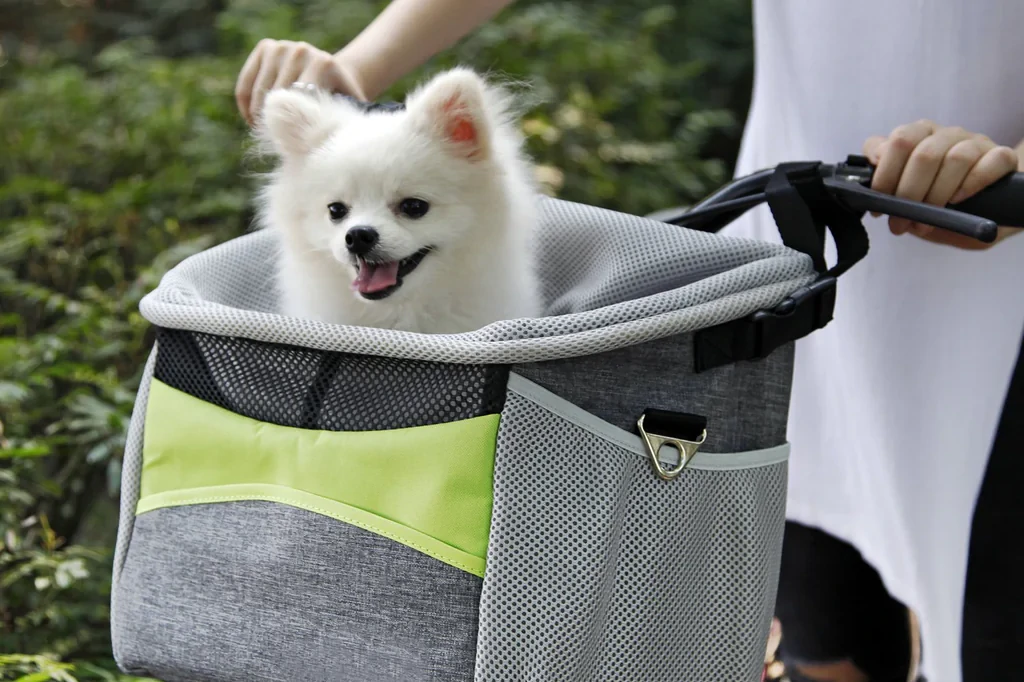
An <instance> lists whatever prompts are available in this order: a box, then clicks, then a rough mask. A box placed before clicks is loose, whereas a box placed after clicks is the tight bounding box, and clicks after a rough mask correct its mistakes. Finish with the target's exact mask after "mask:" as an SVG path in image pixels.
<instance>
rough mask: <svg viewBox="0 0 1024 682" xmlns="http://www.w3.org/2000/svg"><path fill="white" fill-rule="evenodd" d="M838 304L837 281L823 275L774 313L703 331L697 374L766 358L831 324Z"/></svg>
mask: <svg viewBox="0 0 1024 682" xmlns="http://www.w3.org/2000/svg"><path fill="white" fill-rule="evenodd" d="M835 304H836V278H835V277H832V276H831V275H823V276H821V277H820V278H818V279H817V280H816V281H814V282H812V283H811V284H809V285H808V286H806V287H804V288H803V289H798V290H797V291H795V292H793V294H792V295H791V296H790V297H789V298H787V299H786V300H784V301H782V303H780V304H779V305H777V306H775V308H773V309H772V310H759V311H758V312H756V313H754V314H752V315H749V316H747V317H744V318H741V319H738V320H733V321H732V322H726V323H725V324H721V325H718V326H717V327H710V328H708V329H702V330H700V331H698V332H697V333H696V334H695V335H694V358H693V359H694V370H695V371H697V372H703V371H706V370H709V369H713V368H715V367H720V366H722V365H728V364H731V363H733V362H738V361H740V360H757V359H761V358H766V357H768V356H769V355H770V354H771V353H772V352H773V351H775V350H776V349H777V348H779V347H780V346H783V345H785V344H787V343H790V342H792V341H796V340H797V339H801V338H803V337H805V336H807V335H808V334H810V333H812V332H814V331H817V330H818V329H821V328H822V327H824V326H825V325H827V324H828V323H829V322H831V321H832V313H833V311H834V310H835Z"/></svg>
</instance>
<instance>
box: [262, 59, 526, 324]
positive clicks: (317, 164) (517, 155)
mask: <svg viewBox="0 0 1024 682" xmlns="http://www.w3.org/2000/svg"><path fill="white" fill-rule="evenodd" d="M508 102H509V99H508V96H507V95H506V94H505V93H504V91H503V90H501V89H499V88H497V87H493V86H491V85H489V84H488V83H486V82H485V81H484V80H483V79H482V78H481V77H480V76H478V75H477V74H476V73H474V72H473V71H470V70H468V69H464V68H457V69H453V70H451V71H447V72H445V73H442V74H440V75H438V76H436V77H435V78H433V79H432V80H430V81H429V82H428V83H427V84H426V85H424V86H422V87H420V88H419V89H418V90H416V91H415V92H413V93H412V94H411V95H410V96H409V97H408V99H407V100H406V104H405V108H404V109H396V110H386V109H385V110H381V109H370V110H367V109H365V108H363V107H360V106H359V105H358V104H357V103H355V102H353V101H349V100H346V99H344V98H340V97H332V96H330V95H327V94H324V93H320V94H310V93H309V92H305V91H300V90H296V89H287V90H283V89H282V90H274V91H272V92H270V93H269V94H268V96H267V100H266V104H265V106H264V111H263V117H262V120H261V125H260V127H259V130H258V135H259V137H260V139H261V141H262V142H264V143H265V144H266V145H268V146H269V147H270V149H271V150H272V151H273V152H274V153H275V154H276V155H277V157H278V159H279V164H278V166H277V169H276V170H275V171H274V172H273V174H272V175H271V176H270V179H269V182H268V183H267V185H266V187H265V189H264V191H263V194H262V197H261V199H262V205H261V209H262V210H261V216H260V222H261V223H262V225H263V226H264V228H267V229H271V230H274V231H275V232H276V233H277V234H278V236H279V238H280V246H281V251H280V258H279V263H278V272H277V276H278V277H277V279H278V284H279V288H280V293H281V303H282V310H281V312H283V313H284V314H287V315H293V316H296V317H304V318H310V319H314V320H320V321H323V322H329V323H336V324H348V325H358V326H363V327H381V328H388V329H400V330H405V331H413V332H420V333H435V334H437V333H442V334H453V333H460V332H467V331H472V330H474V329H479V328H480V327H483V326H485V325H487V324H489V323H491V322H495V321H497V320H506V319H515V318H523V317H536V316H537V315H539V314H540V303H539V293H538V284H537V281H536V276H535V272H534V259H533V257H532V249H533V244H534V238H535V230H536V228H537V206H536V204H537V200H536V196H537V195H536V192H535V189H534V185H533V182H532V180H531V167H530V165H529V163H528V162H527V160H526V158H525V156H524V154H523V151H522V139H521V137H520V136H519V134H518V132H517V130H516V128H515V126H514V122H513V121H512V120H511V115H510V112H509V108H508Z"/></svg>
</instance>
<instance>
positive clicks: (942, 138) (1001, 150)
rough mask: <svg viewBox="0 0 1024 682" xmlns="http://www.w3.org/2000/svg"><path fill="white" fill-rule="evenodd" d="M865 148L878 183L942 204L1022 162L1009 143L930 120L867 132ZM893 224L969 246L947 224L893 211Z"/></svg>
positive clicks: (901, 194) (878, 186) (890, 190)
mask: <svg viewBox="0 0 1024 682" xmlns="http://www.w3.org/2000/svg"><path fill="white" fill-rule="evenodd" d="M863 153H864V155H865V156H866V157H867V158H868V160H869V161H871V162H872V163H873V164H874V165H875V166H876V169H875V174H874V178H873V179H872V183H871V186H872V188H873V189H875V190H878V191H880V192H886V193H889V194H894V195H895V196H898V197H901V198H904V199H909V200H911V201H923V202H925V203H929V204H933V205H937V206H945V205H947V204H950V203H959V202H960V201H963V200H964V199H966V198H968V197H970V196H972V195H973V194H975V193H977V192H978V191H980V190H981V189H983V188H984V187H987V186H988V185H990V184H992V183H993V182H995V181H996V180H998V179H1000V178H1001V177H1003V176H1004V175H1006V174H1007V173H1010V172H1012V171H1014V170H1016V169H1017V165H1018V155H1017V153H1016V152H1015V151H1014V150H1013V149H1011V148H1009V147H999V146H996V144H995V143H994V142H992V140H990V139H989V138H987V137H985V136H984V135H979V134H975V133H971V132H968V131H966V130H964V129H963V128H957V127H942V126H938V125H936V124H934V123H932V122H931V121H926V120H922V121H918V122H916V123H911V124H909V125H905V126H900V127H899V128H896V129H895V130H893V131H892V133H891V134H890V135H889V137H885V138H883V137H872V138H868V139H867V140H866V141H865V142H864V146H863ZM889 229H890V230H891V231H892V232H893V233H894V234H903V233H905V232H912V233H913V234H915V235H916V236H918V237H921V238H923V239H928V240H930V241H937V242H939V243H949V244H950V245H956V246H960V247H961V248H967V247H965V246H962V245H961V244H959V243H954V242H953V241H949V239H950V236H948V235H946V233H945V232H944V231H943V230H937V229H936V228H934V227H932V226H929V225H920V224H916V223H912V222H911V221H909V220H906V219H904V218H894V217H890V218H889ZM965 239H966V238H965ZM954 241H956V240H954Z"/></svg>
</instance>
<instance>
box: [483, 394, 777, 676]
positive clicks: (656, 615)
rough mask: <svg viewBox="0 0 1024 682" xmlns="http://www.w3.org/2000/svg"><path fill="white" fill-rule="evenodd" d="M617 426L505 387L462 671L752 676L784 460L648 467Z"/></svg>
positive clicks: (770, 591) (762, 631) (769, 593)
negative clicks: (672, 470)
mask: <svg viewBox="0 0 1024 682" xmlns="http://www.w3.org/2000/svg"><path fill="white" fill-rule="evenodd" d="M510 386H511V384H510ZM513 391H514V388H513ZM608 428H609V430H610V431H617V430H616V429H614V427H608ZM618 433H619V434H621V437H619V438H618V442H616V441H615V439H608V438H605V437H602V436H601V435H598V434H597V433H595V432H594V431H593V430H592V429H589V428H585V427H584V426H581V425H579V422H578V421H571V420H570V419H567V418H566V417H565V416H563V415H560V414H556V413H555V412H553V411H552V410H551V409H550V405H548V406H542V405H541V404H539V403H538V402H536V401H534V400H531V399H529V398H527V397H524V396H523V395H519V394H517V393H515V392H510V394H509V397H508V400H507V402H506V406H505V410H504V412H503V414H502V424H501V429H500V431H499V435H498V450H497V462H496V469H495V483H494V498H495V499H494V503H495V504H494V514H493V517H492V521H491V539H490V546H489V551H488V559H487V561H488V569H487V575H486V577H485V579H484V588H483V594H482V596H481V606H480V632H479V637H478V644H477V664H476V680H477V682H512V681H513V680H516V681H518V680H524V679H529V680H536V681H542V680H552V681H554V680H558V681H559V682H573V681H579V682H602V681H605V680H607V681H612V680H615V681H623V682H625V681H635V680H644V681H645V682H658V681H664V682H680V681H682V682H704V681H707V680H730V681H732V680H737V681H744V680H757V679H758V678H759V675H760V670H761V666H762V665H763V659H764V653H765V643H766V640H767V636H768V627H769V624H770V620H771V615H772V610H773V607H774V602H775V586H776V582H777V579H778V567H779V554H780V552H781V546H782V530H783V521H784V510H785V490H786V487H785V480H786V464H785V461H784V460H782V461H776V462H775V463H769V464H765V465H758V466H745V465H743V464H740V466H745V468H731V467H729V466H728V459H729V458H730V457H734V458H736V459H737V461H739V460H743V459H744V458H746V462H747V464H749V463H750V458H749V454H748V453H741V454H739V455H735V456H731V455H711V456H710V457H715V458H722V459H720V460H716V461H718V462H720V463H722V464H723V466H719V465H717V464H716V465H715V467H714V468H706V469H700V468H693V467H691V468H688V469H687V470H686V471H685V472H684V474H683V475H682V476H680V477H679V478H678V479H675V480H673V481H662V480H660V479H658V478H657V477H656V476H655V475H654V474H653V472H652V470H651V466H650V463H649V462H648V461H647V460H646V459H645V458H644V457H643V456H642V455H641V454H640V453H639V452H638V451H637V450H636V449H631V447H627V446H625V445H624V444H623V443H627V444H628V442H629V440H630V439H633V437H632V436H631V435H630V434H627V433H625V432H621V431H618Z"/></svg>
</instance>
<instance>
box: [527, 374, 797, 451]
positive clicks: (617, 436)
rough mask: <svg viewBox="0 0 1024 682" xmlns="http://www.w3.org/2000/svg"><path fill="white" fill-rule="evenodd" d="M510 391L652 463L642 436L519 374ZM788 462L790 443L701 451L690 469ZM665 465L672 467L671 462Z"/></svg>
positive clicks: (711, 426)
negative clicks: (600, 417) (753, 447)
mask: <svg viewBox="0 0 1024 682" xmlns="http://www.w3.org/2000/svg"><path fill="white" fill-rule="evenodd" d="M508 390H509V391H511V392H512V393H515V394H516V395H520V396H522V397H524V398H526V399H527V400H530V401H531V402H533V403H536V404H537V405H539V406H541V407H543V408H544V409H545V410H547V411H549V412H551V413H553V414H557V415H558V416H559V417H562V418H563V419H566V420H568V421H569V422H571V423H573V424H575V425H576V426H578V427H580V428H581V429H584V430H586V431H588V432H589V433H592V434H594V435H595V436H597V437H598V438H601V439H603V440H606V441H608V442H609V443H611V444H613V445H617V446H619V447H620V448H623V449H624V450H629V451H630V452H632V453H635V454H637V455H640V456H641V457H643V459H644V461H646V460H647V459H648V454H647V450H646V448H645V446H644V444H643V441H642V440H640V437H639V436H637V435H634V434H632V433H629V432H628V431H623V430H622V429H620V428H618V427H617V426H613V425H611V424H609V423H608V422H606V421H604V420H602V419H598V418H597V417H595V416H594V415H592V414H590V413H589V412H587V411H586V410H581V409H580V408H578V407H576V406H575V405H573V404H572V403H570V402H569V401H568V400H564V399H562V398H560V397H558V396H557V395H555V394H554V393H552V392H551V391H548V390H547V389H545V388H542V387H540V386H538V385H537V384H535V383H533V382H532V381H530V380H529V379H525V378H523V377H521V376H519V375H518V374H514V373H513V374H511V375H510V376H509V380H508ZM709 427H710V428H714V426H713V425H709ZM788 459H789V443H783V444H782V445H778V446H776V447H773V448H765V449H763V450H752V451H750V452H730V453H725V452H721V453H707V452H700V451H698V452H697V454H696V455H694V457H693V459H692V460H690V463H689V464H688V465H687V466H688V467H689V468H691V469H705V470H707V471H732V470H736V469H750V468H754V467H762V466H771V465H772V464H779V463H781V462H785V461H786V460H788ZM662 461H664V462H666V463H669V460H662Z"/></svg>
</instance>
